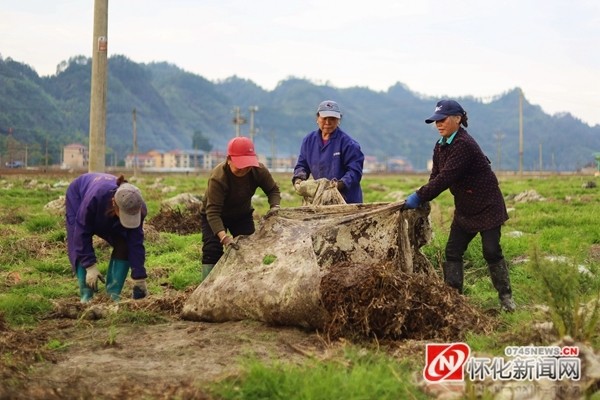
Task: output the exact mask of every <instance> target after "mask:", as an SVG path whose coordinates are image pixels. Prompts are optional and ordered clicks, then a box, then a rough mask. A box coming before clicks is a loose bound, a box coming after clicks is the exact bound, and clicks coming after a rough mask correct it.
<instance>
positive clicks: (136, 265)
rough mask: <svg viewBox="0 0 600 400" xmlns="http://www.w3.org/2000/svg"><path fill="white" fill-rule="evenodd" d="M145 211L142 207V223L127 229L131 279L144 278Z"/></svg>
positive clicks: (146, 275)
mask: <svg viewBox="0 0 600 400" xmlns="http://www.w3.org/2000/svg"><path fill="white" fill-rule="evenodd" d="M146 214H147V211H146V208H145V207H144V208H143V209H142V223H141V224H140V226H139V227H137V228H135V229H128V230H127V249H128V253H129V264H130V266H131V279H146V278H147V277H148V274H147V273H146V267H145V264H146V247H145V246H144V218H145V217H146Z"/></svg>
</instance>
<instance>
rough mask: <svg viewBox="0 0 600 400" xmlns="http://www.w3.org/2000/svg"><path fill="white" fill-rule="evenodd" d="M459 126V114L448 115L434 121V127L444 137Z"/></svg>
mask: <svg viewBox="0 0 600 400" xmlns="http://www.w3.org/2000/svg"><path fill="white" fill-rule="evenodd" d="M459 126H460V116H458V115H449V116H447V117H446V118H444V119H442V120H439V121H435V127H436V128H437V130H438V132H440V135H441V136H443V137H445V138H447V137H450V136H452V134H453V133H454V132H456V131H457V130H458V127H459Z"/></svg>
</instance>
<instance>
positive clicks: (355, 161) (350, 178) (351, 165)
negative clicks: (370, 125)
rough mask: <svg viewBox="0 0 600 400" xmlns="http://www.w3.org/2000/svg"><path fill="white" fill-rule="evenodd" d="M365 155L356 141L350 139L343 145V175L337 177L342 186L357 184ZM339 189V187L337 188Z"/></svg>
mask: <svg viewBox="0 0 600 400" xmlns="http://www.w3.org/2000/svg"><path fill="white" fill-rule="evenodd" d="M364 162H365V155H364V154H363V152H362V150H361V148H360V145H359V144H358V142H356V141H354V140H352V139H350V140H349V141H348V142H347V143H346V144H345V146H344V160H343V164H344V165H343V167H344V169H345V173H344V175H343V176H342V177H341V178H340V179H339V181H340V182H342V185H343V186H342V188H341V189H342V190H343V189H344V187H352V186H359V185H360V181H361V179H362V175H363V165H364ZM338 189H339V188H338Z"/></svg>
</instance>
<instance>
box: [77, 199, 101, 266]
mask: <svg viewBox="0 0 600 400" xmlns="http://www.w3.org/2000/svg"><path fill="white" fill-rule="evenodd" d="M97 212H98V207H97V199H91V200H84V201H83V202H82V203H81V206H80V207H79V209H78V210H77V214H76V216H75V229H74V231H73V238H72V239H73V244H74V246H73V248H74V250H75V257H76V259H77V261H78V262H79V263H81V265H82V266H83V267H84V268H87V267H91V266H92V265H94V264H96V262H97V259H96V253H95V252H94V245H93V241H92V237H93V235H94V232H93V227H94V219H95V217H96V213H97Z"/></svg>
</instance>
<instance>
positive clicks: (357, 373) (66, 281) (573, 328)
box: [0, 174, 600, 399]
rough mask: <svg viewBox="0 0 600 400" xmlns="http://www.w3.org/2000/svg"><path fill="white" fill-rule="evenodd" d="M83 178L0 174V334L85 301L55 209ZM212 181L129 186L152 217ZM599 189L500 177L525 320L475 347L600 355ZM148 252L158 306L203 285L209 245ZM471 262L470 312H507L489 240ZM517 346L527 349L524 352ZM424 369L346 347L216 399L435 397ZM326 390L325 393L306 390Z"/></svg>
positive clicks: (179, 242)
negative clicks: (576, 346)
mask: <svg viewBox="0 0 600 400" xmlns="http://www.w3.org/2000/svg"><path fill="white" fill-rule="evenodd" d="M275 176H276V179H277V181H278V182H279V184H280V187H281V190H282V193H283V200H282V204H281V206H282V207H296V206H299V205H300V203H301V201H300V198H299V197H298V196H296V195H295V194H294V192H293V188H292V185H291V182H290V176H289V175H284V174H277V175H275ZM73 178H74V175H69V174H65V175H56V174H53V175H43V174H39V175H35V176H34V175H11V176H8V175H6V176H2V175H0V210H1V212H0V332H1V331H2V329H1V328H2V325H3V324H5V325H6V326H8V327H10V328H11V329H24V330H26V329H30V328H32V327H34V326H35V325H36V324H37V323H39V321H40V320H41V319H43V318H44V316H45V315H47V314H48V313H50V312H51V311H52V307H53V300H60V299H67V298H77V296H78V291H77V287H76V281H75V280H74V279H73V278H72V276H71V270H70V266H69V262H68V259H67V255H66V251H65V248H66V245H65V231H64V222H63V217H62V215H54V214H52V213H51V212H49V211H48V210H47V209H45V205H46V204H48V203H49V202H51V201H53V200H57V199H58V198H59V196H61V195H64V193H65V191H66V185H67V184H68V183H69V182H70V180H71V179H73ZM206 180H207V174H200V175H194V174H190V175H143V174H142V175H140V177H138V178H137V179H135V180H134V179H131V180H130V181H131V182H132V183H135V184H136V185H137V186H139V187H140V189H141V190H142V192H143V193H144V198H145V200H146V202H147V204H148V210H149V216H148V218H151V217H152V216H153V215H155V214H156V213H158V211H159V210H160V202H161V201H162V200H165V199H167V198H170V197H173V196H175V195H177V194H179V193H192V194H196V195H202V194H203V192H204V189H205V186H206ZM426 180H427V176H426V175H377V176H375V175H365V176H364V178H363V183H362V186H363V191H364V199H365V200H364V201H365V202H391V201H397V200H402V199H404V198H405V197H406V196H407V195H408V194H410V193H411V192H412V191H414V190H416V189H418V188H419V187H420V186H421V185H422V184H424V183H426ZM590 181H594V182H596V183H598V184H599V186H600V182H599V181H600V178H595V177H592V176H575V175H568V176H544V177H530V176H524V177H519V176H501V177H500V182H501V189H502V191H503V194H504V195H505V198H506V203H507V208H508V210H509V216H510V219H509V220H508V221H507V223H506V225H505V227H504V228H503V236H502V246H503V250H504V254H505V257H506V259H507V260H508V261H509V264H510V276H511V281H512V286H513V293H514V298H515V301H516V303H517V306H518V309H517V311H516V312H515V313H513V314H499V315H498V316H497V317H496V318H498V319H499V320H500V324H499V326H500V328H499V329H498V330H497V331H496V332H495V333H493V334H491V335H476V334H472V335H469V337H468V341H467V342H468V344H469V345H470V346H471V348H472V349H473V350H476V351H482V352H487V353H489V354H501V353H502V351H503V348H504V346H506V345H508V344H510V345H527V344H531V340H533V339H532V338H535V337H536V335H535V332H533V330H534V328H533V326H534V325H535V324H536V323H538V322H547V321H552V322H553V324H554V327H555V329H554V330H553V332H552V335H553V337H555V338H558V337H560V336H563V335H570V336H571V337H573V338H575V339H576V340H578V341H582V342H585V343H589V344H590V345H591V346H592V347H593V348H594V349H596V350H597V349H599V348H600V335H599V333H598V332H600V323H599V320H600V318H599V309H598V302H599V301H600V300H599V299H600V298H599V293H600V228H599V227H600V187H593V188H584V186H585V184H586V183H587V182H590ZM527 191H535V193H537V194H538V195H539V196H540V198H538V199H535V200H532V201H519V200H518V198H519V197H520V195H522V194H523V193H525V192H527ZM257 194H258V195H259V196H257V198H256V199H255V208H256V212H257V213H258V214H260V215H263V214H264V213H265V212H266V211H267V208H268V204H267V203H266V201H265V197H264V195H263V194H262V193H261V192H260V191H259V192H258V193H257ZM452 213H453V201H452V196H451V195H450V193H449V192H445V193H443V194H442V195H441V196H440V197H439V198H437V199H436V200H434V201H433V202H432V211H431V215H430V218H431V224H432V227H433V231H434V235H433V239H432V241H431V242H430V243H429V244H428V245H426V246H425V247H424V248H423V249H422V250H423V252H424V253H425V254H426V256H427V257H428V258H429V260H430V261H431V262H432V264H433V265H434V267H435V268H436V269H437V270H438V271H439V268H440V267H439V266H440V264H441V262H442V261H443V259H442V256H443V253H444V247H445V243H446V240H447V237H448V230H449V227H450V223H451V220H452ZM146 249H147V265H146V266H147V269H148V271H149V273H150V274H151V275H153V276H160V279H156V280H149V281H148V287H149V290H150V292H151V293H153V294H156V295H160V293H161V292H162V291H163V290H164V287H165V286H167V285H168V286H169V287H170V288H174V289H175V290H178V291H184V290H186V289H189V288H191V287H196V286H197V285H198V284H199V282H200V265H201V262H200V253H201V235H200V234H192V235H186V236H180V235H175V234H168V233H160V234H159V238H158V239H156V240H153V241H152V242H150V243H148V244H147V245H146ZM98 256H99V263H100V264H104V265H105V264H106V262H107V261H108V256H109V252H108V251H100V252H98ZM465 258H466V270H465V280H466V281H465V294H466V296H467V297H468V298H469V301H471V302H472V303H473V304H474V305H475V306H477V307H480V308H481V309H490V308H497V306H498V304H497V302H498V300H497V295H496V292H495V290H494V289H493V287H492V284H491V281H490V279H489V276H488V275H487V267H486V264H485V261H484V259H483V257H482V255H481V246H480V242H479V237H476V238H475V240H473V242H472V243H471V245H470V247H469V249H468V252H467V254H466V256H465ZM165 266H170V267H165ZM104 268H106V266H104ZM159 268H160V272H159V271H157V269H159ZM100 269H101V271H102V269H103V268H102V267H100ZM152 271H154V273H152ZM540 306H544V307H540ZM123 321H124V322H123V323H130V322H131V321H135V322H136V323H140V324H144V323H149V324H151V323H154V322H155V318H153V317H152V316H148V315H147V314H144V313H143V312H140V313H139V314H138V315H136V314H135V313H133V315H130V314H128V315H124V316H123ZM117 324H118V322H117ZM507 338H508V339H507ZM518 338H521V340H522V341H523V342H522V343H515V340H519V339H518ZM507 340H510V342H507ZM534 344H537V345H549V344H550V343H534ZM1 345H2V343H1V341H0V350H2V354H0V367H2V366H3V365H4V366H6V365H9V364H10V355H9V354H7V352H6V351H7V349H5V348H3V347H2V346H1ZM48 348H50V349H52V350H53V351H60V348H61V343H60V342H55V341H52V340H50V341H49V343H48ZM417 361H420V360H414V359H410V358H407V359H406V360H405V361H403V362H397V360H396V359H394V357H392V355H390V354H387V353H386V352H385V351H382V350H381V349H380V348H378V347H377V346H376V345H373V346H365V345H364V344H360V345H359V344H352V343H348V344H347V353H346V354H345V355H344V356H343V360H338V361H335V362H324V363H315V362H314V361H310V362H307V363H306V364H305V365H296V364H287V363H286V362H285V360H283V361H282V360H279V361H277V362H274V363H260V362H257V361H256V360H253V359H251V358H250V359H247V360H246V361H244V368H245V369H246V371H247V373H246V374H245V375H244V376H243V378H238V379H236V380H232V381H224V382H221V384H220V385H218V386H215V387H214V388H212V389H210V390H211V393H212V396H213V398H222V399H242V398H244V399H265V398H281V399H284V398H299V399H300V398H301V399H318V398H331V399H333V398H345V399H354V398H356V399H359V398H360V399H370V398H377V399H392V398H394V399H397V398H427V397H426V396H425V395H424V394H423V393H421V392H420V391H418V390H417V389H416V388H415V387H414V385H412V384H411V383H410V379H409V376H410V375H411V374H413V373H415V372H416V371H417V370H418V368H421V367H416V365H417V364H418V363H417ZM316 381H318V382H319V384H318V385H314V384H307V382H316ZM399 382H402V384H400V385H399ZM375 383H377V384H375ZM157 398H159V397H158V396H157Z"/></svg>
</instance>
